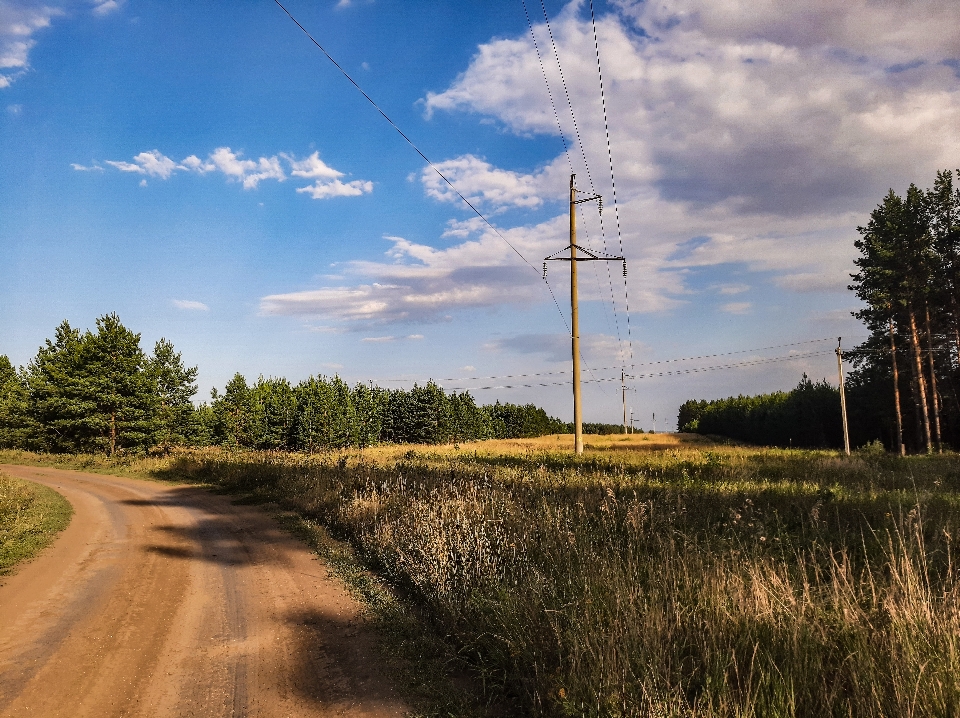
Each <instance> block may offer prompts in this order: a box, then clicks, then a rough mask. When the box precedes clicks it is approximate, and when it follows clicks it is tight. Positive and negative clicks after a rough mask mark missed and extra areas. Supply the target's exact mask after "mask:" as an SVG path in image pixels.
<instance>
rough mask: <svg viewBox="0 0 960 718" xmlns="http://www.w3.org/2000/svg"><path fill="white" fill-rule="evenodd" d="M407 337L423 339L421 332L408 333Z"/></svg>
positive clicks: (416, 339) (414, 339)
mask: <svg viewBox="0 0 960 718" xmlns="http://www.w3.org/2000/svg"><path fill="white" fill-rule="evenodd" d="M407 339H410V340H411V341H418V340H420V339H423V334H408V335H407Z"/></svg>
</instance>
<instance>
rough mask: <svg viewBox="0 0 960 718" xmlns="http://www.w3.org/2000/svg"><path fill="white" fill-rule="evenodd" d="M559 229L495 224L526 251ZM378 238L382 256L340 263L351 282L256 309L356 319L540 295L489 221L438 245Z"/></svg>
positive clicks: (386, 318) (557, 236)
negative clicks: (446, 244) (458, 240)
mask: <svg viewBox="0 0 960 718" xmlns="http://www.w3.org/2000/svg"><path fill="white" fill-rule="evenodd" d="M561 219H562V218H561ZM563 231H564V225H563V223H562V221H557V220H550V221H548V222H545V223H542V224H539V225H536V226H533V227H520V228H514V229H503V230H501V232H502V233H503V234H504V235H505V236H506V238H507V239H508V240H509V241H510V242H511V243H512V244H513V245H514V246H515V247H517V248H518V249H519V250H520V251H521V252H524V253H525V254H527V255H530V256H534V257H536V256H544V255H545V254H547V248H549V247H555V246H557V245H558V243H559V242H562V237H563ZM385 239H386V240H387V241H389V242H390V247H389V249H388V250H387V251H386V253H385V258H386V261H381V262H374V261H353V262H349V263H347V264H346V265H345V266H344V267H343V270H344V271H343V272H342V275H343V276H344V278H345V280H346V281H347V282H350V280H354V282H355V283H347V284H345V285H342V286H324V287H319V288H316V289H304V290H302V291H296V292H287V293H283V294H273V295H270V296H266V297H263V298H262V299H261V300H260V312H261V313H262V314H265V315H284V316H303V317H324V318H327V319H331V320H334V321H339V322H347V323H354V324H357V325H360V326H364V325H367V324H378V323H388V322H417V321H439V320H443V319H445V318H446V317H447V315H448V313H449V312H450V311H453V310H456V309H475V308H482V307H493V306H497V305H500V304H517V305H522V304H528V303H529V302H531V301H536V300H537V299H542V298H544V297H547V296H548V295H547V294H546V290H545V289H544V288H543V283H542V281H540V279H539V277H538V276H537V274H538V272H537V270H535V269H531V268H530V267H526V266H524V265H522V264H518V263H517V262H516V261H515V257H516V255H514V254H513V251H512V250H511V249H510V248H509V247H508V246H507V245H506V243H504V242H503V240H502V239H500V238H499V237H498V236H497V235H496V234H495V233H494V232H492V231H491V230H489V228H487V229H486V230H485V231H479V232H477V234H476V236H474V237H471V238H469V239H467V240H466V241H464V242H461V243H459V244H456V245H454V246H451V247H448V248H445V249H436V248H434V247H430V246H428V245H424V244H418V243H416V242H411V241H410V240H407V239H405V238H403V237H392V236H388V237H385ZM560 246H562V245H560ZM358 279H360V280H365V281H360V282H357V281H356V280H358Z"/></svg>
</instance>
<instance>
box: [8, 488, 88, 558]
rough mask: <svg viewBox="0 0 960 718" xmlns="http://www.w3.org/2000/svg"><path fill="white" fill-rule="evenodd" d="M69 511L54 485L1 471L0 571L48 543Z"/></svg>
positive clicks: (67, 518) (61, 525)
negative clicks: (42, 484) (42, 483)
mask: <svg viewBox="0 0 960 718" xmlns="http://www.w3.org/2000/svg"><path fill="white" fill-rule="evenodd" d="M72 513H73V509H72V508H71V506H70V503H69V502H68V501H67V500H66V499H65V498H63V496H61V495H60V494H58V493H57V492H56V491H54V490H53V489H48V488H47V487H46V486H41V485H39V484H35V483H32V482H29V481H21V480H19V479H14V478H12V477H10V476H7V475H6V474H3V473H0V575H3V574H6V573H9V572H10V571H12V570H13V568H14V567H15V566H16V565H17V564H18V563H20V562H22V561H26V560H28V559H30V558H32V557H33V556H34V555H35V554H36V553H37V552H39V551H40V550H41V549H42V548H44V547H45V546H46V545H47V544H49V543H50V542H51V541H52V540H53V538H54V537H55V536H56V534H57V533H59V532H60V531H61V530H63V529H64V528H66V526H67V524H68V523H69V522H70V516H71V514H72Z"/></svg>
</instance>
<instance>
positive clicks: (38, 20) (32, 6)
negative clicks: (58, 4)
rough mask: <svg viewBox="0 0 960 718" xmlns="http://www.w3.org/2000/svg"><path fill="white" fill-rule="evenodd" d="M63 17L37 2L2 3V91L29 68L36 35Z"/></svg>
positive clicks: (0, 4)
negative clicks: (55, 19) (59, 17)
mask: <svg viewBox="0 0 960 718" xmlns="http://www.w3.org/2000/svg"><path fill="white" fill-rule="evenodd" d="M62 14H63V11H62V10H59V9H57V8H52V7H46V6H45V5H41V4H38V3H33V2H15V1H12V0H0V89H3V88H5V87H9V86H10V85H12V84H13V83H14V82H16V80H17V79H18V78H20V77H21V76H22V75H23V74H24V73H25V72H27V71H28V70H29V69H30V50H32V49H33V47H34V45H36V44H37V41H36V39H35V37H34V35H35V34H36V33H37V32H38V31H40V30H43V29H44V28H47V27H50V21H51V20H52V19H53V18H54V17H57V16H58V15H62Z"/></svg>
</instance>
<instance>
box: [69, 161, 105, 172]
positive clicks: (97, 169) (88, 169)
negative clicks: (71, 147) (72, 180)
mask: <svg viewBox="0 0 960 718" xmlns="http://www.w3.org/2000/svg"><path fill="white" fill-rule="evenodd" d="M70 166H71V167H72V168H73V169H75V170H76V171H77V172H103V167H101V166H100V165H98V164H97V163H96V162H94V163H93V164H92V165H90V166H89V167H88V166H85V165H78V164H76V163H75V162H73V163H71V164H70Z"/></svg>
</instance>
